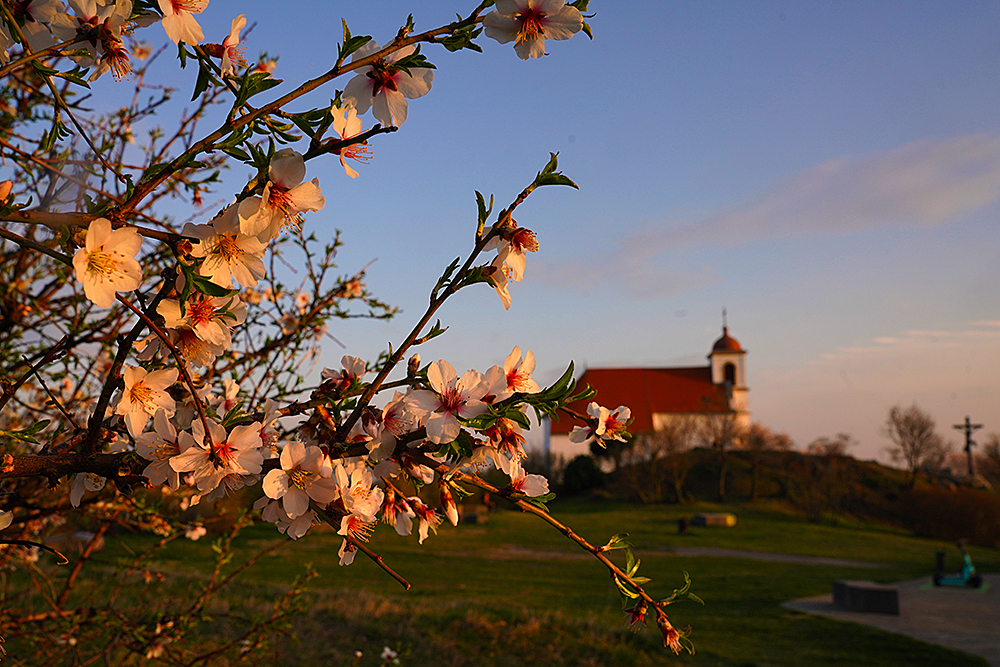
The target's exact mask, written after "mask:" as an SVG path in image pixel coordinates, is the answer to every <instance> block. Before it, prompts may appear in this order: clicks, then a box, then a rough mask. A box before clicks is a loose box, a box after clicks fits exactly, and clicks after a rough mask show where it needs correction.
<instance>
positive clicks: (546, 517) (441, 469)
mask: <svg viewBox="0 0 1000 667" xmlns="http://www.w3.org/2000/svg"><path fill="white" fill-rule="evenodd" d="M413 456H414V458H415V459H417V460H419V461H420V462H421V463H423V464H424V465H426V466H428V467H430V468H433V469H434V470H436V471H437V472H438V474H440V475H450V476H451V479H454V480H457V481H462V482H466V483H468V484H472V485H473V486H477V487H479V488H480V489H483V490H484V491H489V492H490V493H495V494H497V495H498V496H500V497H502V498H504V499H506V500H507V501H508V502H510V503H512V504H514V505H516V506H517V507H518V508H519V509H520V510H521V511H522V512H528V513H530V514H534V515H535V516H537V517H539V518H540V519H542V520H543V521H545V522H546V523H547V524H549V525H550V526H552V527H553V528H555V529H556V530H558V531H559V532H560V533H562V534H563V535H565V536H566V537H568V538H569V539H570V540H572V541H573V542H576V543H577V544H578V545H579V546H580V547H582V548H583V549H584V550H586V551H589V552H590V553H591V554H592V555H593V556H594V557H595V558H596V559H597V560H599V561H601V562H602V563H604V565H605V566H606V567H607V568H608V570H610V571H611V573H612V574H613V575H615V576H617V577H618V578H619V579H620V580H622V581H624V582H626V583H627V584H628V585H629V586H631V587H632V588H633V589H634V590H636V591H637V592H638V593H639V595H640V596H641V597H642V599H643V600H645V601H646V603H647V604H650V605H652V606H653V608H654V609H658V607H657V606H656V602H657V601H656V600H655V599H653V597H652V596H650V595H649V594H648V593H646V591H645V590H644V589H643V588H642V586H640V585H639V584H637V583H636V582H635V581H633V580H632V577H630V576H629V575H628V574H627V573H626V572H625V571H624V570H622V569H621V568H620V567H618V566H617V565H615V563H614V562H613V561H612V560H611V559H610V558H608V557H607V555H606V550H605V549H604V548H603V547H595V546H594V545H593V544H591V543H590V542H588V541H587V540H585V539H584V538H583V537H581V536H579V535H577V534H576V533H575V532H573V529H572V528H570V527H569V526H567V525H565V524H563V523H562V522H560V521H559V520H558V519H556V518H555V517H554V516H552V515H551V514H549V513H548V512H546V511H545V510H543V509H542V508H541V507H538V506H537V505H533V504H531V503H529V502H526V501H524V500H520V499H518V498H515V497H513V496H512V495H511V493H510V491H509V489H500V488H498V487H496V486H493V485H492V484H490V483H489V482H487V481H485V480H483V479H482V478H480V477H478V476H477V475H470V474H469V473H464V472H461V471H455V472H452V470H451V467H450V466H448V465H446V464H442V463H438V462H437V461H435V460H434V459H432V458H430V457H429V456H427V455H425V454H422V453H420V452H413Z"/></svg>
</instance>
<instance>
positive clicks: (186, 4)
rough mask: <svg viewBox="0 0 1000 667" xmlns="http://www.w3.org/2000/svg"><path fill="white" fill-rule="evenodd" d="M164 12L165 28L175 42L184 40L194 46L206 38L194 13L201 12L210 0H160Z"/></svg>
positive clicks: (161, 9) (168, 35)
mask: <svg viewBox="0 0 1000 667" xmlns="http://www.w3.org/2000/svg"><path fill="white" fill-rule="evenodd" d="M159 5H160V11H161V12H163V29H164V30H165V31H166V33H167V37H169V38H170V41H172V42H173V43H174V44H177V43H178V42H184V43H185V44H189V45H191V46H194V45H196V44H199V43H200V42H201V41H202V40H203V39H205V35H204V33H202V31H201V26H200V25H198V21H197V20H196V19H195V18H194V16H192V14H200V13H201V12H203V11H204V10H205V7H207V6H208V0H159Z"/></svg>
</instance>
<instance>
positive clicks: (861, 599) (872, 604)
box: [833, 580, 899, 616]
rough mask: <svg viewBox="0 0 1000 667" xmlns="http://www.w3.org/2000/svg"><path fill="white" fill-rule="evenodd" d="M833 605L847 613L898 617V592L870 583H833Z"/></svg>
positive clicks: (888, 587) (849, 581)
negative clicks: (854, 612)
mask: <svg viewBox="0 0 1000 667" xmlns="http://www.w3.org/2000/svg"><path fill="white" fill-rule="evenodd" d="M833 604H834V605H836V606H838V607H840V608H841V609H846V610H848V611H858V612H862V613H865V614H892V615H894V616H899V592H898V591H897V590H896V589H895V588H892V587H890V586H883V585H882V584H876V583H875V582H872V581H852V580H845V581H835V582H833Z"/></svg>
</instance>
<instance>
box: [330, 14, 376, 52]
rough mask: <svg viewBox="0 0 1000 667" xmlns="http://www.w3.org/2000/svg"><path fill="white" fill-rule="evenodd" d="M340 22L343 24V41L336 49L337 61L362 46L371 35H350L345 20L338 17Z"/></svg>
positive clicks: (368, 40) (370, 39) (369, 39)
mask: <svg viewBox="0 0 1000 667" xmlns="http://www.w3.org/2000/svg"><path fill="white" fill-rule="evenodd" d="M340 21H341V23H343V24H344V42H343V44H341V45H340V46H339V47H338V49H337V61H338V62H341V61H343V60H344V59H345V58H347V56H349V55H351V54H352V53H354V52H355V51H357V50H358V49H360V48H361V47H362V46H364V45H365V44H367V43H368V42H370V41H372V38H371V37H368V36H365V35H359V36H357V37H351V29H350V28H348V27H347V21H345V20H344V19H340Z"/></svg>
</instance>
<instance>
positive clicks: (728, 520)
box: [691, 512, 736, 528]
mask: <svg viewBox="0 0 1000 667" xmlns="http://www.w3.org/2000/svg"><path fill="white" fill-rule="evenodd" d="M691 525H692V526H718V527H721V528H732V527H733V526H735V525H736V515H735V514H730V513H728V512H715V513H702V514H695V515H694V516H693V517H691Z"/></svg>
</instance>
